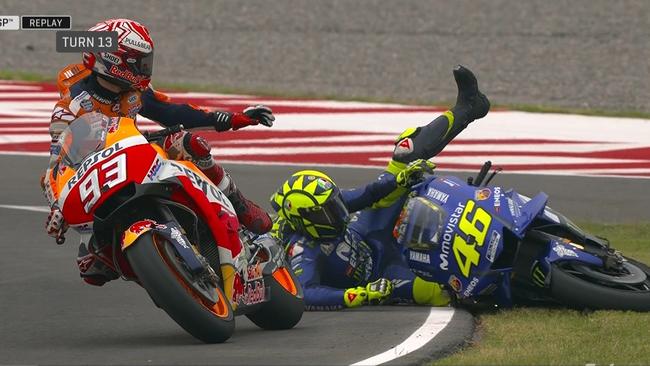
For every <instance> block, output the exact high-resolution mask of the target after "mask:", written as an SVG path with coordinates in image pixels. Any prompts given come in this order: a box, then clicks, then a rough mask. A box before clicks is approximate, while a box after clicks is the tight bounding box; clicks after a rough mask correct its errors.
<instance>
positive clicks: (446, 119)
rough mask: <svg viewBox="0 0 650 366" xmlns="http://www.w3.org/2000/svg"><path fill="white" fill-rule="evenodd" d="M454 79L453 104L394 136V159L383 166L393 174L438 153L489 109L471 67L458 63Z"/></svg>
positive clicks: (391, 199)
mask: <svg viewBox="0 0 650 366" xmlns="http://www.w3.org/2000/svg"><path fill="white" fill-rule="evenodd" d="M454 79H455V80H456V86H457V87H458V96H457V98H456V105H455V106H454V107H452V108H451V109H450V110H448V111H447V112H445V113H443V114H442V115H440V116H438V117H437V118H436V119H434V120H433V121H431V122H430V123H429V124H427V125H426V126H422V127H417V128H408V129H406V131H404V132H402V134H401V135H399V136H398V137H397V139H396V140H395V150H393V159H392V160H391V161H390V162H389V163H388V166H387V167H386V172H387V173H388V174H393V175H396V174H397V173H398V172H399V171H401V170H403V169H404V168H405V167H406V165H407V164H408V163H410V162H411V161H413V160H417V159H431V158H432V157H434V156H436V155H438V153H440V151H442V149H444V148H445V146H447V144H448V143H449V142H451V140H453V139H454V137H456V135H458V134H459V133H460V132H461V131H462V130H464V129H465V127H467V125H469V124H470V122H472V121H474V120H475V119H479V118H483V117H485V115H486V114H487V112H488V111H489V110H490V101H489V100H488V99H487V97H486V96H485V95H484V94H483V93H481V92H480V91H479V90H478V81H477V80H476V77H475V76H474V74H473V73H472V72H471V71H470V70H468V69H466V68H464V67H462V66H457V67H456V68H455V69H454ZM407 191H408V189H407V188H402V187H400V188H397V189H395V190H394V191H393V192H391V193H390V194H388V195H387V196H386V197H384V198H382V199H381V200H380V201H379V202H377V203H375V204H374V205H373V207H375V208H381V207H388V206H390V205H392V204H393V203H395V202H396V201H397V200H398V199H399V198H400V197H402V195H403V194H404V193H406V192H407Z"/></svg>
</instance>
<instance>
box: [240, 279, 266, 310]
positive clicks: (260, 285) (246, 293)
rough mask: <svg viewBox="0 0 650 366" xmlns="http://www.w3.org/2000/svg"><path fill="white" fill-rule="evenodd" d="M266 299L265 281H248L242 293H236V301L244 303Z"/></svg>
mask: <svg viewBox="0 0 650 366" xmlns="http://www.w3.org/2000/svg"><path fill="white" fill-rule="evenodd" d="M265 299H266V289H265V288H264V281H262V280H256V281H253V282H247V283H246V284H245V285H244V289H243V291H242V293H241V294H236V297H235V302H237V303H240V304H244V305H253V304H259V303H261V302H263V301H264V300H265Z"/></svg>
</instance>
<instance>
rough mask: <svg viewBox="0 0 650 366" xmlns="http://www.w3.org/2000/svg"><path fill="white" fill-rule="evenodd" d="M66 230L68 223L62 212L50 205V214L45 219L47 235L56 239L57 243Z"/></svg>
mask: <svg viewBox="0 0 650 366" xmlns="http://www.w3.org/2000/svg"><path fill="white" fill-rule="evenodd" d="M67 230H68V224H67V223H66V222H65V220H64V219H63V213H62V212H61V210H59V208H58V207H56V206H54V207H52V209H51V211H50V214H49V215H48V216H47V220H46V221H45V231H46V232H47V235H49V236H51V237H53V238H55V239H57V243H58V242H59V240H60V238H62V237H63V234H65V232H66V231H67Z"/></svg>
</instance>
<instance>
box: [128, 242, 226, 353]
mask: <svg viewBox="0 0 650 366" xmlns="http://www.w3.org/2000/svg"><path fill="white" fill-rule="evenodd" d="M172 251H173V246H172V244H171V243H169V242H168V241H167V240H166V239H164V238H162V237H161V236H158V235H156V234H155V233H153V232H147V233H144V234H143V235H142V236H141V237H140V238H138V240H137V241H136V242H135V243H134V244H132V245H131V246H129V247H128V248H127V249H126V250H125V254H126V257H127V259H128V261H129V263H130V264H131V267H132V268H133V271H134V272H135V274H136V275H137V277H138V280H139V282H140V284H141V285H142V287H144V288H145V289H146V290H147V292H148V293H149V296H150V297H151V298H152V299H153V301H154V303H155V304H156V305H157V306H158V307H160V308H162V309H163V310H165V312H166V313H167V314H168V315H169V316H170V317H171V318H172V319H173V320H174V321H175V322H176V323H178V325H180V326H181V327H182V328H183V329H185V330H186V331H187V332H188V333H190V334H191V335H192V336H194V337H195V338H197V339H199V340H201V341H203V342H205V343H222V342H225V341H226V340H227V339H228V338H230V337H231V336H232V334H233V333H234V331H235V319H234V313H233V310H232V307H231V306H230V302H229V301H228V300H227V298H226V296H225V295H224V293H223V290H222V289H221V288H219V287H218V286H217V287H215V288H213V290H214V291H215V292H214V294H215V295H216V297H217V301H216V302H214V303H212V304H210V302H209V301H208V300H207V299H206V296H205V295H202V294H201V293H200V291H198V290H197V288H196V287H195V286H193V284H192V283H189V282H188V281H187V277H186V276H184V275H183V274H181V273H180V272H179V270H182V269H180V268H182V265H180V266H179V265H178V264H179V263H180V259H178V258H170V257H172V255H170V253H172ZM174 260H175V261H177V262H176V263H174V262H173V261H174Z"/></svg>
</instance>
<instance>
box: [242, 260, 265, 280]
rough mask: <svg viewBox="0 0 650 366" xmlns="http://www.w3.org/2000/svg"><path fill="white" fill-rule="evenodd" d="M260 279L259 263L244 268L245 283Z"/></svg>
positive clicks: (260, 269)
mask: <svg viewBox="0 0 650 366" xmlns="http://www.w3.org/2000/svg"><path fill="white" fill-rule="evenodd" d="M260 278H262V266H261V265H260V264H259V263H255V264H252V265H249V266H248V268H246V281H253V280H259V279H260Z"/></svg>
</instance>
